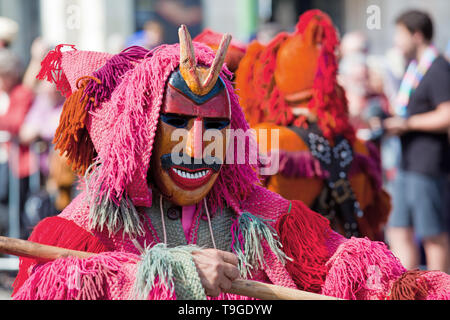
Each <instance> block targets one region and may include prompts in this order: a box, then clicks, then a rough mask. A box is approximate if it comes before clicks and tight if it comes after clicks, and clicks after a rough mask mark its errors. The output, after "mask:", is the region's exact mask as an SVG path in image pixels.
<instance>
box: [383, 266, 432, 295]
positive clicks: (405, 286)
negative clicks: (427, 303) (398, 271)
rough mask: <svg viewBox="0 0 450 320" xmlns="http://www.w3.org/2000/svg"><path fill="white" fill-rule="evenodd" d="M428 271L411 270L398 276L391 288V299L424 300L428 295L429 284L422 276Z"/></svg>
mask: <svg viewBox="0 0 450 320" xmlns="http://www.w3.org/2000/svg"><path fill="white" fill-rule="evenodd" d="M425 273H427V272H426V271H419V270H411V271H407V272H405V273H404V274H403V275H402V276H401V277H400V278H398V279H397V280H396V281H395V282H394V284H393V285H392V288H391V294H390V295H389V300H423V299H425V298H426V296H427V295H428V284H427V282H426V280H425V279H423V278H421V276H422V275H424V274H425Z"/></svg>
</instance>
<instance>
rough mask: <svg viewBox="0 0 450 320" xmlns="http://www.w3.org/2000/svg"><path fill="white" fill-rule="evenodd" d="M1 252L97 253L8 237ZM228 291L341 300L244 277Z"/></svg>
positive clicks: (0, 243) (43, 256) (0, 242)
mask: <svg viewBox="0 0 450 320" xmlns="http://www.w3.org/2000/svg"><path fill="white" fill-rule="evenodd" d="M0 252H2V253H6V254H11V255H15V256H19V257H27V258H33V259H37V260H41V261H43V262H46V261H51V260H55V259H59V258H66V257H77V258H81V259H84V258H89V257H92V256H94V255H95V253H92V252H84V251H77V250H69V249H64V248H60V247H54V246H49V245H44V244H40V243H36V242H31V241H26V240H20V239H13V238H7V237H0ZM227 293H233V294H237V295H241V296H247V297H252V298H256V299H261V300H340V299H338V298H334V297H329V296H324V295H321V294H316V293H311V292H307V291H301V290H295V289H290V288H285V287H281V286H275V285H272V284H267V283H262V282H258V281H251V280H242V279H237V280H235V281H233V284H232V286H231V289H230V290H228V291H227Z"/></svg>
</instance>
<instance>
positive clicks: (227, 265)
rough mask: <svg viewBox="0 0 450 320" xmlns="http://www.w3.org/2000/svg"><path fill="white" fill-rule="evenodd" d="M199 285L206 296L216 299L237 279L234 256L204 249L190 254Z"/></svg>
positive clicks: (236, 263)
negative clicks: (198, 277)
mask: <svg viewBox="0 0 450 320" xmlns="http://www.w3.org/2000/svg"><path fill="white" fill-rule="evenodd" d="M192 256H193V258H194V263H195V265H196V267H197V271H198V275H199V276H200V280H201V283H202V285H203V288H204V289H205V292H206V294H207V295H208V296H211V297H217V296H219V295H220V293H221V292H224V291H227V290H229V289H230V288H231V283H232V282H233V281H234V280H236V279H237V278H238V277H239V269H238V268H237V265H238V259H237V257H236V255H234V254H232V253H230V252H225V251H221V250H216V249H204V250H200V251H194V252H193V253H192Z"/></svg>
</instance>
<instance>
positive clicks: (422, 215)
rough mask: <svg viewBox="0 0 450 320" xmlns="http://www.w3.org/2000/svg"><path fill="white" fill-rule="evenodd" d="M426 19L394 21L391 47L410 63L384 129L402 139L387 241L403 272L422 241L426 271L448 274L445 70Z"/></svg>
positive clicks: (449, 153)
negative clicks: (394, 45) (393, 114)
mask: <svg viewBox="0 0 450 320" xmlns="http://www.w3.org/2000/svg"><path fill="white" fill-rule="evenodd" d="M432 38H433V24H432V21H431V18H430V17H429V16H428V14H426V13H424V12H420V11H408V12H405V13H403V14H402V15H400V16H399V17H398V18H397V20H396V32H395V43H396V46H397V47H398V48H400V50H401V51H402V52H403V54H404V56H405V58H406V59H407V60H409V61H411V62H410V64H409V66H408V69H407V72H406V74H405V76H404V78H403V81H402V84H401V86H400V91H399V96H398V102H397V106H396V113H397V114H398V115H400V116H394V117H391V118H388V119H386V120H384V127H385V130H387V132H389V133H390V134H392V135H398V136H400V138H401V149H402V161H401V170H400V172H399V173H398V175H397V177H396V181H395V187H394V189H395V190H394V194H393V212H392V214H391V217H390V220H389V223H388V226H389V227H388V229H387V237H388V240H389V243H390V246H391V249H392V251H393V252H394V254H396V255H397V256H398V257H399V259H400V260H401V262H402V263H403V264H404V265H405V266H406V267H407V268H416V267H418V264H419V251H418V246H417V243H416V241H415V237H418V238H419V239H421V240H422V242H423V246H424V250H425V255H426V260H427V268H428V269H430V270H442V271H446V272H448V270H449V269H448V268H449V239H448V230H447V225H448V224H447V223H446V219H448V217H447V216H446V215H447V213H448V211H447V210H446V209H445V208H444V205H445V202H446V200H445V196H444V195H445V185H446V179H447V177H446V176H447V175H448V173H449V172H450V147H449V141H448V136H447V132H448V129H449V127H450V65H449V63H448V61H447V60H446V59H445V58H444V57H443V56H442V55H440V54H439V52H438V51H437V50H436V48H435V47H434V46H433V44H432Z"/></svg>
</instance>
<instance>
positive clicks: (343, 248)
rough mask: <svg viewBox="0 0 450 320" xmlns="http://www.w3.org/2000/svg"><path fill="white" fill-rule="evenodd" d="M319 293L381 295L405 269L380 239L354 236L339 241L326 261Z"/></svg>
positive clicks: (353, 297)
mask: <svg viewBox="0 0 450 320" xmlns="http://www.w3.org/2000/svg"><path fill="white" fill-rule="evenodd" d="M326 266H327V270H328V272H327V277H326V279H325V283H324V284H323V286H322V294H325V295H329V296H334V297H338V298H342V299H351V300H369V299H385V298H386V297H387V296H388V294H389V289H390V287H391V285H392V283H393V282H394V281H395V280H396V279H397V278H398V277H400V276H401V275H402V274H403V273H404V272H405V271H406V269H405V268H404V267H403V266H402V265H401V263H400V261H399V260H398V259H397V258H396V257H395V256H394V255H393V254H392V252H390V251H389V250H388V248H387V246H386V245H385V244H384V243H382V242H375V241H370V240H369V239H368V238H354V237H352V238H351V239H350V240H347V241H345V242H344V243H342V244H341V245H340V246H339V247H338V249H337V250H336V252H335V253H334V255H333V256H332V257H331V258H330V259H329V260H328V262H327V263H326Z"/></svg>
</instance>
